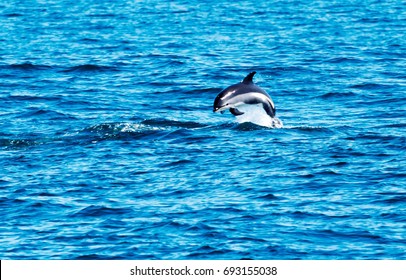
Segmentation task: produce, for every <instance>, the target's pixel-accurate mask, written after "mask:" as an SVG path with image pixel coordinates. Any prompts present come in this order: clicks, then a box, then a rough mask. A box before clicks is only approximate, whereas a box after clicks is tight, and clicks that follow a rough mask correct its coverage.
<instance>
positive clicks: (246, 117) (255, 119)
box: [236, 104, 283, 128]
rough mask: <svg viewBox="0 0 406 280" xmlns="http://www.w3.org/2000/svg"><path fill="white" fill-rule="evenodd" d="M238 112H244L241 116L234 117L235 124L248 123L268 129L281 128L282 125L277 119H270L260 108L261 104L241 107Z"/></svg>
mask: <svg viewBox="0 0 406 280" xmlns="http://www.w3.org/2000/svg"><path fill="white" fill-rule="evenodd" d="M238 110H239V111H241V112H244V114H243V115H240V116H236V119H237V122H239V123H245V122H250V123H254V124H256V125H260V126H264V127H269V128H282V127H283V123H282V121H281V120H280V119H278V118H277V117H274V118H272V117H270V116H269V115H268V114H267V113H266V112H265V111H264V109H263V108H262V106H261V104H256V105H242V106H239V107H238Z"/></svg>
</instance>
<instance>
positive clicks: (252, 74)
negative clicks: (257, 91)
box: [242, 71, 257, 84]
mask: <svg viewBox="0 0 406 280" xmlns="http://www.w3.org/2000/svg"><path fill="white" fill-rule="evenodd" d="M256 73H257V72H256V71H253V72H251V73H249V74H248V75H247V77H245V78H244V80H242V82H243V83H244V84H250V83H253V81H252V78H253V77H254V75H255V74H256Z"/></svg>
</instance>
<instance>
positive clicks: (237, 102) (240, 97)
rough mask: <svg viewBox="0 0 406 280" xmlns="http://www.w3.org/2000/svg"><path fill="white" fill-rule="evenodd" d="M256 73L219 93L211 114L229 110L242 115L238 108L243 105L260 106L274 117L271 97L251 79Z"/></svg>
mask: <svg viewBox="0 0 406 280" xmlns="http://www.w3.org/2000/svg"><path fill="white" fill-rule="evenodd" d="M256 73H257V72H255V71H254V72H251V73H249V74H248V75H247V76H246V77H245V78H244V80H242V82H240V83H238V84H234V85H231V86H229V87H228V88H226V89H224V90H223V91H222V92H220V93H219V94H218V95H217V97H216V99H215V100H214V104H213V112H222V113H223V111H224V110H227V109H229V110H230V112H231V114H233V115H234V116H239V115H242V114H244V112H242V111H240V110H239V109H238V107H242V106H243V105H262V108H263V109H264V110H265V112H266V113H267V114H268V115H269V116H270V117H272V118H273V117H274V116H275V111H276V110H275V105H274V103H273V101H272V99H271V97H270V96H269V95H268V94H267V93H266V92H265V90H263V89H262V88H260V87H259V86H257V85H255V84H254V82H253V81H252V78H253V77H254V75H255V74H256Z"/></svg>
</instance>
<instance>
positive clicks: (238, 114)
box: [230, 108, 244, 116]
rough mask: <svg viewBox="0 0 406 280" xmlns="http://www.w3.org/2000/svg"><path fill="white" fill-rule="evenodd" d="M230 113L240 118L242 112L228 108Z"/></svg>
mask: <svg viewBox="0 0 406 280" xmlns="http://www.w3.org/2000/svg"><path fill="white" fill-rule="evenodd" d="M230 113H231V114H233V115H234V116H241V115H243V114H244V112H241V111H239V110H238V109H237V108H230Z"/></svg>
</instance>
